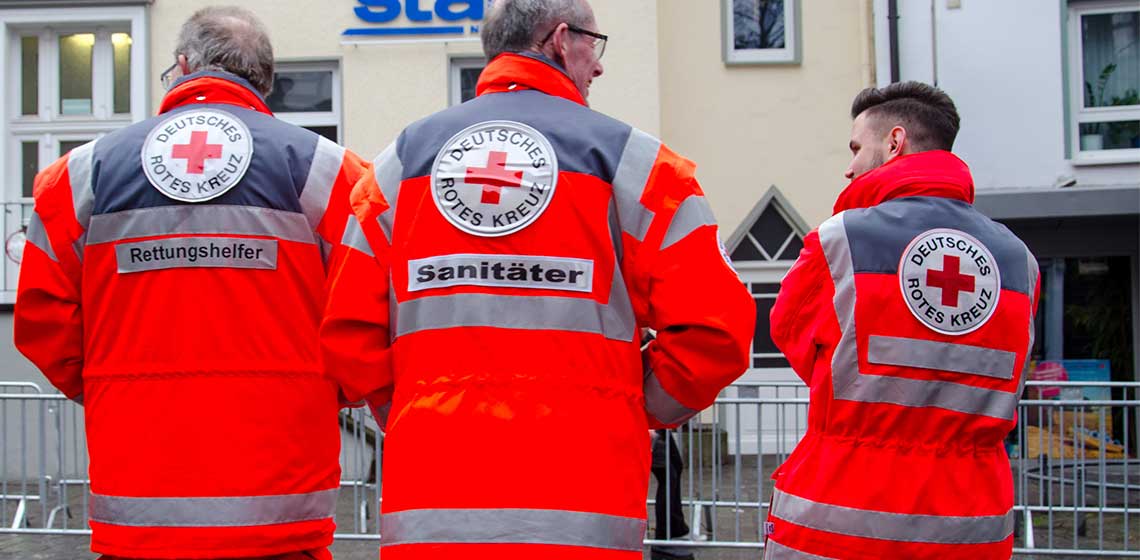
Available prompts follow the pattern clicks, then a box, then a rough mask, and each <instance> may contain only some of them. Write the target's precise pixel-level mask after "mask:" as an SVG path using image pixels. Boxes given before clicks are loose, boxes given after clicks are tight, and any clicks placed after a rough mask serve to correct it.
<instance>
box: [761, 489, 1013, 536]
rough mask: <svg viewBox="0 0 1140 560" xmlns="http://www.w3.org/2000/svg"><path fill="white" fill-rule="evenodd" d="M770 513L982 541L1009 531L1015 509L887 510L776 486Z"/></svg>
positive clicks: (841, 528) (826, 527) (854, 528)
mask: <svg viewBox="0 0 1140 560" xmlns="http://www.w3.org/2000/svg"><path fill="white" fill-rule="evenodd" d="M772 499H773V504H774V505H773V506H772V516H773V517H778V518H780V519H783V520H784V521H788V522H790V523H795V524H796V525H800V526H803V527H808V528H810V529H816V530H819V531H827V532H829V533H837V534H840V535H848V536H852V537H862V538H867V539H880V540H888V541H899V542H913V543H933V544H986V543H995V542H1001V541H1004V540H1005V539H1007V538H1009V536H1010V535H1012V534H1013V520H1014V515H1015V512H1014V511H1013V510H1012V509H1011V510H1010V511H1009V512H1007V513H1004V514H1001V515H979V516H955V515H924V514H907V513H891V512H886V511H875V510H870V509H859V508H852V507H844V506H836V505H831V504H825V503H821V502H815V501H812V500H808V499H807V498H801V497H799V496H796V495H794V494H788V493H787V492H783V491H781V490H779V489H777V490H776V491H775V492H774V493H773V497H772Z"/></svg>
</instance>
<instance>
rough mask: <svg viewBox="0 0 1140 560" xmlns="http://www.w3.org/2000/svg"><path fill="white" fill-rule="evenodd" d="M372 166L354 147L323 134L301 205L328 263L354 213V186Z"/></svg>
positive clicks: (302, 195)
mask: <svg viewBox="0 0 1140 560" xmlns="http://www.w3.org/2000/svg"><path fill="white" fill-rule="evenodd" d="M369 169H370V166H369V164H368V162H366V161H364V160H363V159H361V157H360V156H358V155H356V154H355V153H353V152H352V151H351V150H346V149H345V148H342V147H341V146H339V145H337V144H336V143H335V142H332V141H331V140H328V139H326V138H323V137H321V138H318V139H317V147H316V150H315V152H314V154H313V161H312V163H311V165H310V169H309V177H308V180H307V181H306V183H305V188H304V190H303V191H302V193H301V209H302V211H303V212H304V214H305V217H306V218H307V219H308V221H309V225H310V226H311V227H312V228H313V232H314V233H316V234H317V238H318V241H319V244H320V246H321V256H322V258H323V259H324V262H325V265H326V267H327V266H328V265H329V257H330V255H331V253H332V249H333V248H334V247H336V246H337V245H338V244H339V243H340V240H341V238H342V237H343V236H344V228H345V225H346V224H347V223H348V218H349V217H350V216H352V208H351V206H350V202H349V196H350V195H351V193H352V189H353V187H355V186H356V183H357V182H359V181H360V179H361V178H362V177H364V175H366V174H367V173H368V171H369Z"/></svg>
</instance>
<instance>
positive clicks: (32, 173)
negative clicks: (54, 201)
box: [20, 142, 40, 198]
mask: <svg viewBox="0 0 1140 560" xmlns="http://www.w3.org/2000/svg"><path fill="white" fill-rule="evenodd" d="M20 148H21V149H20V152H21V158H20V161H21V168H22V172H23V183H24V188H23V191H22V193H23V195H24V196H25V197H27V198H32V187H33V185H35V179H36V173H38V172H39V170H40V143H39V142H21V143H20Z"/></svg>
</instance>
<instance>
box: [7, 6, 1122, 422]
mask: <svg viewBox="0 0 1140 560" xmlns="http://www.w3.org/2000/svg"><path fill="white" fill-rule="evenodd" d="M213 3H214V2H209V1H206V0H179V1H177V2H175V1H173V0H117V1H113V2H100V1H95V0H78V1H74V0H73V1H69V2H64V1H56V0H26V1H24V0H0V30H2V32H3V36H2V37H0V57H2V58H3V60H4V61H5V68H6V70H5V72H4V73H3V75H2V78H0V79H2V80H3V85H2V86H0V106H2V107H3V111H4V115H3V119H2V123H3V130H2V131H0V154H3V157H0V177H3V179H4V183H3V184H4V187H3V189H2V190H0V200H2V201H3V203H4V214H3V221H2V223H0V226H2V227H3V233H4V236H5V241H6V256H5V258H4V259H3V263H4V264H3V268H2V274H0V281H2V283H3V284H2V285H0V302H2V303H4V304H11V303H12V302H13V300H14V294H15V291H14V290H15V286H16V278H17V275H18V266H19V265H18V261H19V256H20V252H21V250H22V234H21V229H22V228H23V227H24V225H25V223H26V219H27V217H28V206H29V204H30V200H31V199H30V196H31V180H32V178H33V177H34V175H35V172H36V171H37V170H38V169H40V168H42V167H44V166H46V165H47V164H49V163H50V162H51V161H53V160H54V159H55V158H56V157H58V156H59V155H60V154H62V153H66V151H67V150H69V149H71V148H73V147H75V146H77V145H79V144H81V143H83V142H86V141H89V140H91V139H93V138H96V137H98V136H99V135H101V134H104V133H106V132H108V131H110V130H114V129H116V128H118V127H121V126H124V125H126V124H128V123H130V122H132V121H137V120H140V119H142V118H145V117H146V116H148V115H151V114H153V113H154V111H155V109H156V107H157V106H158V104H159V102H160V100H161V98H162V94H163V89H162V88H161V86H160V85H159V76H160V75H161V74H162V72H163V71H164V70H166V69H167V68H168V67H169V66H170V65H171V64H172V63H173V62H174V54H173V50H174V46H175V41H176V35H177V30H178V28H179V26H180V25H181V23H182V22H183V21H185V19H186V18H187V17H189V16H190V14H192V13H193V12H194V11H195V10H197V9H199V8H201V7H203V6H206V5H209V4H213ZM593 4H594V9H595V12H596V15H597V19H598V26H599V28H600V30H601V31H602V32H603V33H606V34H608V35H609V42H608V47H607V49H606V53H605V56H604V58H603V60H602V63H603V64H604V66H605V75H603V76H602V77H601V78H599V79H598V80H596V81H595V83H594V85H593V87H592V89H591V92H592V93H591V99H590V101H591V104H592V106H593V107H594V108H595V109H597V110H599V111H602V112H604V113H607V114H609V115H611V116H614V117H616V118H619V119H621V120H624V121H626V122H629V123H631V124H633V125H634V126H636V127H638V128H641V129H643V130H645V131H647V132H649V133H651V134H654V135H657V136H659V137H661V139H662V140H663V141H664V142H666V143H667V144H669V145H670V146H671V147H672V148H673V149H675V150H676V151H678V152H679V153H681V154H683V155H685V156H686V157H689V158H691V159H693V160H694V161H695V162H697V164H698V178H699V179H700V180H701V183H702V186H703V188H704V189H705V191H706V193H707V195H708V198H709V200H710V202H711V204H712V207H713V210H714V212H715V214H716V216H717V218H718V220H719V222H720V224H721V228H722V230H721V233H722V237H723V238H724V240H725V243H726V245H727V246H728V248H729V251H730V253H731V254H732V257H733V259H734V261H735V263H736V266H737V268H738V270H739V272H740V274H741V277H742V279H743V280H744V281H745V282H746V283H748V285H749V286H750V288H751V290H752V292H753V294H754V295H755V298H756V302H757V307H758V321H757V330H756V336H755V341H754V355H753V368H752V369H751V370H750V371H749V372H748V373H747V374H746V376H745V378H746V379H751V380H793V379H795V377H794V375H793V374H792V372H791V371H790V370H789V369H788V367H787V362H786V361H785V360H784V359H783V357H782V356H781V355H780V353H779V351H778V350H777V349H776V348H775V347H774V345H772V343H771V340H770V339H769V338H768V331H767V327H768V310H769V309H770V308H771V304H772V302H773V301H774V298H775V295H776V293H777V291H778V289H779V282H780V280H781V279H782V278H783V276H784V274H785V273H786V272H787V270H788V268H789V267H790V266H791V263H792V262H793V261H794V259H795V257H796V255H797V254H798V250H799V248H800V247H801V246H802V238H803V236H804V235H805V234H806V233H807V232H808V231H809V230H810V229H811V228H812V227H814V226H816V225H818V224H819V223H820V222H821V221H823V220H824V219H825V218H827V217H828V216H829V215H830V213H831V210H830V209H831V205H832V203H833V201H834V200H835V197H836V195H837V194H838V193H839V191H840V190H841V189H842V188H843V187H844V186H845V185H846V183H847V181H846V180H845V179H844V178H843V172H844V170H845V169H846V166H847V162H848V160H849V158H850V154H849V152H848V150H847V141H848V137H849V133H850V117H849V115H848V111H849V107H850V103H851V100H852V99H853V97H854V96H855V94H856V93H858V91H859V90H861V89H862V88H864V87H867V86H870V85H875V84H879V85H884V84H887V83H890V82H891V81H893V80H910V79H915V80H922V81H926V82H931V83H935V84H937V85H938V86H939V87H941V88H943V89H945V90H946V91H947V92H948V93H949V94H950V95H951V96H952V97H953V98H954V99H955V101H956V102H957V104H958V107H959V111H960V112H961V114H962V123H963V125H962V132H961V134H960V136H959V140H958V144H957V146H956V151H957V152H958V153H959V154H960V155H961V156H962V157H963V158H964V159H965V160H966V161H967V162H968V163H970V165H971V167H972V169H973V171H974V174H975V181H976V183H977V188H978V205H979V207H981V208H982V209H983V210H984V211H986V212H988V213H989V214H990V215H991V216H993V217H995V218H996V219H999V220H1001V221H1003V222H1005V223H1007V224H1008V225H1009V226H1010V227H1011V228H1013V229H1014V231H1015V232H1017V233H1019V234H1020V235H1022V236H1023V237H1024V238H1025V239H1026V241H1027V242H1028V243H1029V244H1030V246H1031V248H1032V249H1033V250H1034V252H1035V253H1036V254H1037V255H1038V256H1039V257H1040V258H1041V264H1042V270H1043V271H1044V276H1045V278H1046V280H1045V285H1044V291H1045V293H1046V296H1045V297H1044V298H1043V303H1042V305H1043V309H1044V313H1042V317H1041V319H1040V324H1039V327H1038V332H1039V333H1043V334H1042V335H1041V336H1039V342H1038V347H1037V348H1036V353H1037V354H1038V355H1039V356H1040V357H1041V358H1043V359H1074V358H1089V359H1101V360H1110V362H1111V371H1112V376H1113V379H1129V380H1131V379H1135V375H1136V373H1135V372H1136V371H1137V366H1136V352H1135V351H1134V350H1135V348H1136V346H1137V344H1138V343H1140V340H1138V334H1137V329H1136V325H1137V324H1138V323H1140V320H1138V315H1137V314H1138V300H1140V297H1138V294H1137V285H1138V279H1137V276H1138V273H1137V263H1138V260H1137V259H1138V249H1137V246H1138V244H1140V228H1138V223H1137V215H1138V213H1140V143H1138V142H1140V140H1138V133H1137V127H1138V126H1140V100H1137V99H1136V91H1137V88H1140V84H1138V80H1140V77H1138V69H1137V68H1138V66H1140V62H1138V60H1140V59H1138V58H1137V54H1136V49H1137V46H1136V44H1137V40H1136V33H1137V31H1136V25H1137V23H1136V22H1137V18H1138V17H1140V16H1138V15H1137V12H1138V9H1137V8H1136V6H1135V3H1134V2H1129V1H1127V0H1121V1H1115V0H1112V1H1108V0H1106V1H1091V0H1090V1H1078V0H1048V1H1045V2H1042V1H1040V0H1010V1H1004V2H984V1H980V0H905V1H901V0H853V1H844V2H816V1H807V0H701V1H700V2H692V1H683V0H621V1H617V0H595V1H594V2H593ZM240 5H242V6H245V7H247V8H249V9H251V10H253V11H254V12H255V13H257V14H258V15H259V16H260V17H261V18H262V19H263V20H264V22H265V23H266V25H267V27H268V29H269V32H270V35H271V37H272V39H273V43H274V47H275V52H276V54H277V56H278V68H277V80H276V87H275V91H274V92H273V93H272V94H271V95H270V96H269V100H268V101H269V103H270V105H271V107H272V108H273V109H274V110H275V112H276V113H277V115H278V117H279V118H282V119H285V120H287V121H289V122H293V123H296V124H298V125H301V126H306V127H309V128H311V129H313V130H315V131H317V132H319V133H320V134H322V135H325V136H327V137H329V138H332V139H335V140H337V141H338V142H341V143H343V144H344V145H346V146H347V147H349V148H350V149H352V150H354V151H356V152H358V153H360V154H361V155H363V156H365V157H367V158H371V157H373V156H375V155H376V154H377V153H378V152H379V151H380V150H382V149H383V148H384V147H385V146H386V145H387V144H388V143H390V142H391V141H392V140H393V139H394V138H395V137H396V135H397V134H398V133H399V131H400V130H401V129H402V128H403V127H404V126H406V125H407V124H409V123H411V122H412V121H415V120H417V119H419V118H422V117H424V116H427V115H429V114H431V113H433V112H435V111H438V110H440V109H443V108H445V107H447V106H449V105H451V104H455V103H460V102H462V101H464V100H466V99H468V98H470V96H471V95H473V93H474V83H475V80H476V79H477V77H478V73H479V71H480V69H481V68H482V66H483V64H484V63H485V61H484V60H483V57H482V52H481V49H480V45H479V42H478V28H479V26H480V25H481V22H482V19H483V16H484V15H485V13H486V5H484V3H483V2H482V1H481V0H475V1H466V0H404V1H399V0H387V1H379V0H368V1H364V0H333V1H330V2H321V3H315V2H306V1H301V0H284V1H282V0H244V1H242V2H240ZM1129 40H1131V43H1129ZM1110 68H1111V70H1110ZM1113 298H1116V299H1113ZM1121 298H1122V299H1121ZM1104 325H1110V327H1105V326H1104ZM10 331H11V312H10V310H9V311H5V312H0V336H6V337H7V338H6V340H11V332H10ZM0 364H3V368H2V369H0V379H4V380H35V381H42V379H41V378H40V377H39V376H38V373H37V372H35V371H34V370H33V369H32V368H31V367H30V365H29V364H27V362H26V361H24V360H23V358H22V357H20V356H19V355H18V354H17V353H16V352H15V351H14V349H13V348H12V346H11V344H10V343H6V344H2V345H0ZM769 436H770V437H781V436H779V435H778V434H777V435H763V434H750V435H748V436H747V437H746V439H747V438H756V437H769ZM753 441H754V439H753Z"/></svg>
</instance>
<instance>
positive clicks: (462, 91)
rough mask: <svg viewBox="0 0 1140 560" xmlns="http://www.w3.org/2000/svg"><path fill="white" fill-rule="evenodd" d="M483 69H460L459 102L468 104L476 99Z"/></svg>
mask: <svg viewBox="0 0 1140 560" xmlns="http://www.w3.org/2000/svg"><path fill="white" fill-rule="evenodd" d="M482 73H483V68H460V69H459V100H460V102H463V103H466V102H468V101H471V100H472V99H475V86H476V85H477V84H478V83H479V74H482Z"/></svg>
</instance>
